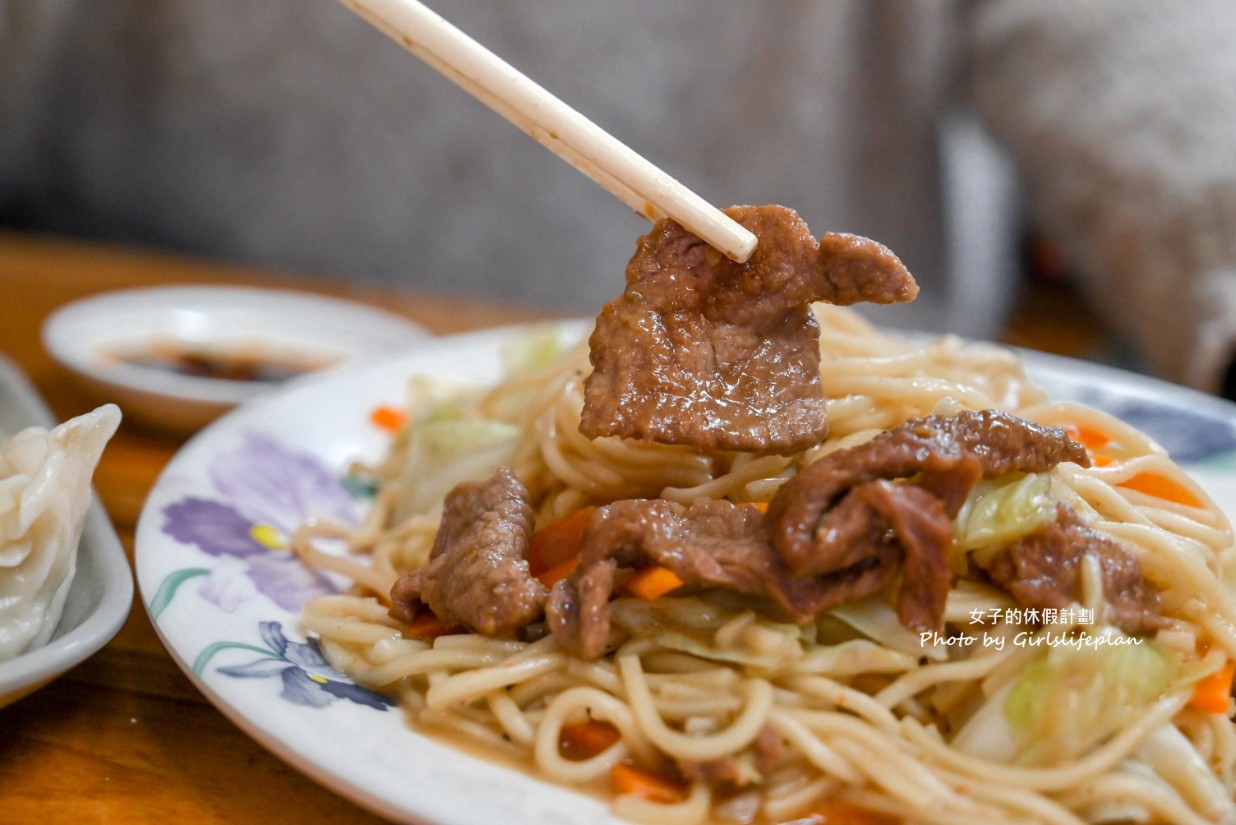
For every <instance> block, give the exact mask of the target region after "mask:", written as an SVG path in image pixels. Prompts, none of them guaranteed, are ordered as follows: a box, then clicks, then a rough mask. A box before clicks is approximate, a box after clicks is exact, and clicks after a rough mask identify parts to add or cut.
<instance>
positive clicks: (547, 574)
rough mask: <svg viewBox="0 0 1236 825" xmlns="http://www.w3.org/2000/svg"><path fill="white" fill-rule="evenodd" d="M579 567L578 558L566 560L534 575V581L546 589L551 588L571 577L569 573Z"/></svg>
mask: <svg viewBox="0 0 1236 825" xmlns="http://www.w3.org/2000/svg"><path fill="white" fill-rule="evenodd" d="M576 567H579V556H576V557H575V558H573V559H567V560H566V561H564V562H563V563H562V564H559V565H555V566H554V567H551V568H549V569H548V570H542V571H541V572H540V573H537V574H536V580H537V581H539V582H540V583H541V584H543V585H545V586H546V587H553V586H554V585H555V584H557V583H558V582H560V581H562V580H563V579H565V578H566V577H567V576H569V575H571V571H572V570H574V569H575V568H576Z"/></svg>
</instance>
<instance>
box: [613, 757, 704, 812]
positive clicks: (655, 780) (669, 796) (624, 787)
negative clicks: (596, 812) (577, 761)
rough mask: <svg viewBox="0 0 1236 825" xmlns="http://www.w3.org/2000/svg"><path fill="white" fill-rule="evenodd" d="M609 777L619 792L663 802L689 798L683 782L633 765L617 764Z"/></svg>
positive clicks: (615, 790) (615, 789) (650, 800)
mask: <svg viewBox="0 0 1236 825" xmlns="http://www.w3.org/2000/svg"><path fill="white" fill-rule="evenodd" d="M609 778H610V783H611V784H612V785H613V788H614V793H617V794H629V795H631V796H638V797H640V798H641V799H647V800H648V801H649V802H660V803H662V804H670V803H674V802H681V801H682V800H684V799H686V798H687V788H686V786H685V785H683V784H682V783H681V782H678V781H676V780H673V779H670V778H669V777H665V776H658V775H657V774H654V773H649V772H648V771H644V770H640V769H639V768H636V767H633V766H631V765H624V764H622V763H619V764H617V765H615V766H614V767H612V768H610V771H609Z"/></svg>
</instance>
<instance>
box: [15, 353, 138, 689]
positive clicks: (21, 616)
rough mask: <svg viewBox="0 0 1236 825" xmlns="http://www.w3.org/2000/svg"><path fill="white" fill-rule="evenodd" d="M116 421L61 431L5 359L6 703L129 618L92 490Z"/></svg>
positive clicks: (124, 578) (101, 418)
mask: <svg viewBox="0 0 1236 825" xmlns="http://www.w3.org/2000/svg"><path fill="white" fill-rule="evenodd" d="M118 420H119V411H118V410H117V409H116V408H115V407H103V408H100V409H99V410H96V411H95V412H93V413H89V414H88V415H86V416H82V417H81V418H80V419H74V420H73V421H71V422H66V423H65V424H64V425H61V426H57V424H56V422H55V420H54V419H53V417H52V415H51V413H50V411H49V410H48V409H47V407H46V406H45V405H44V404H43V402H42V401H41V400H40V399H39V397H38V395H37V394H36V393H35V391H34V389H33V388H32V387H31V386H30V385H29V383H28V382H27V381H26V379H25V378H24V376H23V375H22V374H21V373H20V372H19V371H18V370H17V368H16V367H15V366H13V365H12V364H11V363H10V362H8V361H6V360H4V359H3V358H0V706H4V705H7V704H9V703H11V702H14V701H16V700H18V699H20V698H21V697H23V696H25V695H26V694H28V693H30V692H31V691H33V690H36V689H37V688H39V687H42V686H43V685H45V684H47V683H48V682H50V681H51V680H53V679H55V678H56V677H57V676H60V675H61V674H62V673H64V672H65V671H67V670H69V669H70V668H72V667H73V666H74V665H77V664H79V663H81V662H82V661H84V660H85V659H86V658H88V657H89V656H91V655H92V654H94V653H95V652H96V651H98V650H99V649H100V648H101V647H103V645H104V644H106V643H107V642H108V641H109V640H110V639H111V638H112V637H113V636H115V635H116V632H117V631H118V630H119V629H120V626H121V625H122V624H123V623H124V620H125V618H126V617H127V616H128V614H129V608H130V606H131V605H132V602H133V579H132V574H131V572H130V568H129V564H128V560H127V559H126V557H125V553H124V549H123V548H122V547H121V546H120V542H119V540H118V539H117V538H116V533H115V531H114V530H113V529H112V526H111V523H110V522H109V521H108V519H107V516H106V514H105V513H104V511H103V508H102V506H101V505H100V504H99V502H98V499H97V497H96V496H95V495H94V494H93V492H92V490H91V488H90V484H89V482H90V476H91V474H92V472H93V470H94V466H95V464H96V462H97V460H98V456H99V454H100V453H101V452H102V450H103V446H104V444H105V443H106V441H107V439H108V438H109V437H110V436H111V434H112V432H114V430H115V427H116V424H117V423H118ZM32 427H33V428H37V429H30V428H32Z"/></svg>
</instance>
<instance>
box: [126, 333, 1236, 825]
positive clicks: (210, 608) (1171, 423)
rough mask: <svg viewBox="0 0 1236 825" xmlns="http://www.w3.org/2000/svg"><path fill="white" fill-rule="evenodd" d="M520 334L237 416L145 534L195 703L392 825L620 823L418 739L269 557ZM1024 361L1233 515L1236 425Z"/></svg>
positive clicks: (1116, 383) (303, 392) (430, 353)
mask: <svg viewBox="0 0 1236 825" xmlns="http://www.w3.org/2000/svg"><path fill="white" fill-rule="evenodd" d="M582 330H583V327H580V326H573V327H571V328H570V334H575V335H578V334H580V333H581V332H582ZM519 334H520V333H519V332H518V331H517V330H499V331H495V332H488V333H481V334H476V335H471V336H464V337H456V338H446V339H440V340H438V341H436V342H433V343H430V344H426V345H424V346H422V347H421V348H419V349H418V350H417V351H416V352H414V353H410V354H408V355H407V356H405V357H400V358H398V359H394V360H391V361H387V362H385V363H381V364H373V365H369V366H367V367H365V368H361V369H356V370H349V371H346V372H340V373H336V374H334V375H330V376H320V377H313V378H309V379H303V380H302V381H301V382H299V383H298V384H296V385H295V386H291V387H288V388H287V390H285V391H284V392H281V393H279V394H276V395H272V396H270V397H269V398H266V399H264V400H263V401H261V402H259V403H257V404H254V405H249V406H246V407H244V408H241V409H239V410H237V411H235V412H234V413H232V414H230V415H229V416H227V417H225V418H224V419H222V420H220V421H219V422H217V423H216V424H214V425H213V426H212V427H210V428H209V429H208V430H206V431H204V432H203V433H200V434H199V435H198V436H197V437H196V438H194V439H193V440H192V441H191V442H190V443H189V444H188V445H187V446H186V447H185V448H184V450H183V451H182V452H181V453H180V454H179V455H177V457H176V458H175V459H174V460H173V461H172V463H171V464H170V465H169V467H168V469H167V470H166V472H165V473H164V475H163V476H162V477H161V478H160V480H159V481H158V483H157V484H156V485H155V488H154V490H153V492H152V493H151V495H150V497H149V499H148V500H147V503H146V507H145V509H144V511H143V513H142V518H141V521H140V523H139V525H138V532H137V576H138V584H139V587H140V589H141V592H142V598H143V601H144V602H145V604H146V606H147V609H148V610H149V611H150V614H151V616H152V618H153V620H154V624H155V627H156V628H157V630H158V632H159V634H160V636H161V637H162V639H163V641H164V643H165V644H166V645H167V647H168V649H169V650H170V651H171V653H172V655H173V656H174V657H175V659H176V660H177V662H178V663H179V664H180V666H181V667H182V668H184V670H185V672H186V673H187V674H188V675H189V676H190V678H191V679H193V681H194V682H195V683H196V684H197V686H198V687H199V688H200V689H201V690H202V692H203V693H205V694H206V696H207V697H209V698H210V700H211V701H212V702H214V703H215V704H216V705H217V706H218V707H219V708H220V710H222V711H223V712H224V713H225V714H227V715H228V716H229V717H230V718H231V719H232V720H233V721H234V722H235V723H236V724H237V725H239V726H240V727H241V728H242V729H243V730H244V731H246V732H247V733H248V734H249V735H250V736H252V737H253V738H255V739H256V740H257V741H259V742H261V743H262V744H264V745H265V746H266V747H268V748H269V749H270V750H272V751H273V752H274V753H276V754H277V755H279V756H281V757H282V758H284V759H285V760H287V761H288V762H290V763H291V764H292V765H294V766H296V767H297V768H299V769H300V770H302V771H304V772H305V773H307V774H308V775H310V776H312V777H313V778H315V779H316V780H318V781H319V782H321V783H323V784H324V785H326V786H328V787H330V788H332V789H334V790H335V791H337V792H338V793H340V794H342V795H344V796H346V797H349V798H351V799H352V800H354V801H356V802H358V803H359V804H361V805H363V806H365V807H368V808H370V809H372V810H373V811H375V812H377V813H379V814H381V815H383V816H386V817H388V818H390V819H392V820H397V821H406V822H422V821H427V822H432V823H440V824H441V825H448V824H449V825H492V823H494V822H501V823H503V825H552V824H553V823H599V822H616V821H617V820H615V819H614V818H613V817H612V815H611V814H610V813H609V811H608V809H607V808H606V807H605V806H604V805H602V804H601V803H600V802H598V801H597V800H595V799H591V798H588V797H585V796H581V795H579V794H576V793H572V792H569V791H566V790H564V789H561V788H558V787H555V786H552V785H548V784H546V783H544V782H540V781H538V780H536V779H533V778H531V777H530V776H527V775H525V774H523V773H520V772H517V771H513V770H510V769H507V768H503V767H500V766H497V765H495V764H491V763H487V762H484V761H481V760H478V759H476V758H474V757H469V756H467V755H465V754H463V753H461V752H459V751H456V750H453V749H451V748H449V747H447V746H445V745H443V744H441V743H439V742H436V741H434V740H432V739H429V738H426V737H424V736H422V735H420V734H418V733H416V732H414V731H412V730H411V729H409V728H408V727H407V725H406V724H405V723H404V720H403V719H402V718H400V715H399V713H398V711H396V710H394V709H393V708H391V707H389V706H388V705H387V704H385V703H384V702H383V701H382V700H381V699H380V698H379V697H376V696H375V695H374V694H372V693H369V692H367V691H364V690H361V689H359V688H357V687H355V686H353V685H351V684H350V683H348V681H347V679H346V677H343V676H342V675H341V674H339V673H337V672H334V671H332V670H331V669H330V668H329V667H327V666H326V664H325V662H324V661H323V660H322V658H321V654H320V653H319V652H318V650H317V648H316V647H315V646H314V644H313V643H312V642H311V641H308V640H306V638H305V637H304V635H303V634H302V633H301V632H300V630H299V628H298V615H299V607H300V605H302V604H303V603H304V601H305V600H306V599H307V598H308V597H310V596H311V595H314V594H316V593H321V592H326V591H328V590H330V589H332V588H334V587H338V586H339V582H337V581H333V580H331V579H329V578H325V577H318V576H313V575H310V574H308V573H306V572H305V571H304V570H303V568H301V567H300V566H299V565H298V564H297V563H296V561H295V560H294V559H293V558H290V557H289V554H287V553H286V552H280V551H278V550H275V551H274V552H272V551H271V549H269V548H271V547H275V548H277V547H278V546H279V545H280V544H281V538H280V537H286V536H287V535H288V534H289V532H290V531H291V530H292V529H293V528H294V527H295V525H296V524H297V523H298V522H299V521H300V520H301V519H303V518H304V517H305V516H308V515H309V514H311V513H317V514H331V515H333V516H334V517H336V518H344V519H351V518H356V517H358V515H359V510H360V505H359V504H358V503H357V501H356V500H355V499H354V498H353V497H352V495H351V494H349V492H348V491H347V489H346V488H345V486H344V485H343V483H342V481H341V476H342V472H343V470H344V468H345V467H346V465H347V463H348V462H349V461H350V460H352V459H354V458H357V457H364V458H370V459H372V458H376V457H377V456H379V455H380V454H381V452H382V450H383V449H384V447H385V445H386V443H387V436H386V435H385V434H384V433H382V432H380V431H379V430H377V429H376V428H374V427H373V426H372V425H371V424H370V423H369V422H368V414H369V411H370V410H371V409H372V408H373V407H374V406H375V405H378V404H383V403H393V404H400V403H402V401H403V398H404V394H403V388H404V384H405V381H406V379H407V377H408V376H409V375H412V374H415V373H420V374H428V375H435V376H440V377H446V378H451V379H455V380H459V379H463V380H475V381H492V380H495V379H496V378H497V377H498V374H499V367H498V356H499V352H500V348H501V346H502V342H503V341H504V340H507V339H508V338H509V337H510V336H513V335H519ZM1028 360H1029V361H1030V363H1031V368H1032V372H1033V374H1034V376H1035V378H1036V379H1037V380H1038V381H1039V382H1040V383H1042V384H1043V385H1044V386H1045V387H1047V388H1049V390H1050V391H1051V392H1052V393H1053V394H1054V395H1055V396H1056V397H1059V398H1080V399H1082V400H1085V401H1086V402H1088V403H1090V404H1093V405H1094V406H1097V407H1101V408H1104V409H1107V410H1111V411H1114V412H1117V413H1119V414H1121V415H1123V416H1124V417H1126V418H1128V419H1130V420H1132V421H1133V422H1135V423H1137V424H1138V425H1140V426H1142V427H1143V428H1144V429H1146V430H1147V431H1149V432H1150V433H1151V434H1152V435H1154V436H1156V437H1158V438H1159V439H1160V440H1161V441H1162V442H1163V443H1165V444H1166V445H1168V446H1169V447H1170V448H1171V449H1172V450H1173V451H1174V452H1175V454H1176V455H1177V457H1178V458H1179V459H1180V460H1181V461H1183V462H1184V463H1186V464H1187V465H1189V466H1190V467H1191V468H1192V469H1194V470H1195V471H1196V472H1197V475H1198V476H1199V478H1200V480H1201V482H1202V483H1203V484H1204V485H1205V486H1206V487H1207V488H1208V491H1209V492H1210V493H1211V494H1212V495H1213V496H1215V498H1216V500H1218V501H1220V502H1222V503H1223V504H1224V505H1225V507H1226V508H1227V509H1228V511H1229V512H1236V507H1233V505H1236V407H1233V406H1232V405H1229V404H1227V403H1225V402H1222V401H1219V400H1216V399H1212V398H1209V397H1206V396H1202V395H1199V394H1197V393H1193V392H1189V391H1185V390H1181V389H1178V388H1175V387H1172V386H1169V385H1167V384H1163V383H1160V382H1157V381H1152V380H1150V379H1144V378H1140V377H1137V376H1132V375H1127V374H1124V373H1121V372H1117V371H1114V370H1111V369H1106V368H1103V367H1098V366H1092V365H1088V364H1081V363H1078V362H1074V361H1066V360H1063V359H1054V358H1047V357H1041V356H1033V355H1031V356H1029V358H1028ZM259 525H260V526H261V528H260V529H258V530H255V529H254V528H255V527H257V526H259ZM255 536H258V537H261V539H262V541H261V542H259V541H258V540H257V539H255V538H254V537H255ZM263 542H264V544H265V545H266V546H263Z"/></svg>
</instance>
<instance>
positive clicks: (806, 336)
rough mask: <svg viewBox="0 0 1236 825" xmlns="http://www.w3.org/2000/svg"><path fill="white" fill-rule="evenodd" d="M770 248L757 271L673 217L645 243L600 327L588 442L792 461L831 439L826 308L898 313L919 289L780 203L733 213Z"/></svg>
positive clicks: (868, 244) (857, 241)
mask: <svg viewBox="0 0 1236 825" xmlns="http://www.w3.org/2000/svg"><path fill="white" fill-rule="evenodd" d="M726 212H727V214H728V215H730V217H732V218H734V220H736V221H737V222H738V223H740V224H742V225H743V226H745V227H746V228H748V229H750V230H751V231H752V232H753V233H754V234H755V235H756V237H757V238H758V239H759V243H758V245H757V246H756V249H755V252H754V253H753V254H752V256H751V259H750V260H749V261H748V262H747V263H745V264H738V263H735V262H734V261H731V260H729V259H728V258H726V257H725V256H724V255H722V254H721V253H719V252H717V251H716V250H715V249H713V248H712V247H710V246H708V244H706V243H705V242H704V241H702V240H700V239H699V238H697V237H696V236H695V235H692V234H691V233H690V232H688V231H687V230H685V229H684V228H683V227H682V226H680V225H679V224H677V223H675V222H674V221H671V220H662V221H659V222H658V223H657V224H656V225H655V226H654V227H653V229H652V231H651V232H649V233H648V234H647V235H645V236H644V237H642V238H640V240H639V244H638V247H637V250H636V253H635V256H634V257H632V258H631V261H630V263H629V265H628V267H627V286H626V291H625V292H624V293H623V294H622V295H621V296H619V297H618V298H616V299H614V300H613V301H611V302H610V303H609V304H608V305H606V306H605V308H604V309H603V310H602V311H601V314H600V315H599V316H598V317H597V322H596V328H595V330H594V331H593V334H592V337H591V339H590V342H589V344H590V347H591V360H592V365H593V372H592V373H591V374H590V375H589V377H588V378H587V380H586V382H585V386H584V410H583V416H582V419H581V421H580V432H582V433H583V434H584V435H586V436H588V437H589V438H596V437H599V436H622V437H626V438H636V439H643V440H650V441H656V442H660V443H666V444H686V445H691V446H694V447H697V448H700V449H724V450H745V451H752V452H767V453H780V454H790V453H794V452H798V451H800V450H802V449H804V448H806V447H808V446H810V445H812V444H815V443H817V442H818V441H820V440H821V439H822V438H823V437H824V435H825V434H826V432H827V422H826V417H825V406H824V391H823V388H822V386H821V383H820V352H819V327H818V325H817V324H816V321H815V318H814V316H813V315H812V313H811V310H810V306H809V304H810V303H811V302H812V301H818V300H825V301H831V302H833V303H837V304H851V303H855V302H857V301H875V302H880V303H891V302H895V301H908V300H912V299H913V298H914V297H915V295H916V294H917V292H918V287H917V285H916V284H915V283H914V279H913V278H912V277H911V276H910V273H909V272H907V271H906V269H905V267H904V266H902V264H901V262H900V261H899V260H897V257H896V256H895V255H893V253H892V252H890V251H889V250H888V249H886V248H885V247H883V246H881V245H880V244H878V243H876V242H874V241H870V240H867V239H865V238H859V237H856V236H853V235H827V236H825V237H824V239H823V240H821V241H820V242H817V241H816V240H815V238H813V237H812V236H811V233H810V231H809V230H808V228H807V225H806V224H805V223H803V221H802V220H801V219H800V218H799V217H798V215H797V214H796V213H794V212H793V211H792V210H790V209H786V208H784V207H780V206H755V207H751V206H742V207H731V208H730V209H728V210H726Z"/></svg>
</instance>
